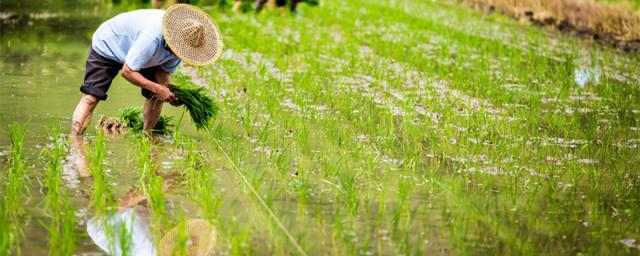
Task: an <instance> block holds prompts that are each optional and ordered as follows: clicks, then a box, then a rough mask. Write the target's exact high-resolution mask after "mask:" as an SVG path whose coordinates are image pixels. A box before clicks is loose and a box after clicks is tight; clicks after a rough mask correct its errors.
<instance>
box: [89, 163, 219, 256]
mask: <svg viewBox="0 0 640 256" xmlns="http://www.w3.org/2000/svg"><path fill="white" fill-rule="evenodd" d="M178 177H179V174H177V173H172V174H169V175H165V176H163V178H164V183H163V186H162V192H163V193H166V192H167V191H168V190H169V189H171V188H172V187H173V186H175V185H176V184H177V182H176V178H178ZM146 199H147V196H146V195H145V194H144V193H143V192H142V190H141V189H137V188H134V189H133V190H131V191H129V193H127V194H126V195H125V196H124V197H122V198H121V199H120V204H119V205H118V209H117V211H116V212H115V213H113V214H111V215H106V216H101V217H98V216H94V217H92V218H91V219H89V221H87V233H88V234H89V237H91V239H92V240H93V242H94V243H95V244H96V245H97V246H98V247H100V248H101V249H102V250H104V251H105V252H107V254H109V255H150V256H155V255H172V252H173V250H174V249H175V248H176V246H177V245H178V241H179V239H178V234H179V232H178V227H174V228H173V229H171V230H169V231H168V232H166V233H165V235H164V236H163V237H162V239H160V240H159V241H160V243H159V244H158V245H159V249H158V248H157V247H156V244H154V241H155V240H154V239H153V235H152V232H151V227H150V225H149V223H150V222H149V219H150V218H149V216H150V213H149V209H148V208H147V207H146V204H144V203H143V202H144V201H145V200H146ZM184 228H185V232H186V233H187V236H188V239H189V241H188V243H187V245H186V248H185V249H186V250H187V255H203V256H204V255H208V254H209V252H210V251H211V250H212V249H213V246H214V243H215V230H214V228H213V226H211V224H209V223H208V222H207V221H205V220H199V219H191V220H188V221H187V222H186V225H185V227H184ZM122 236H126V237H122ZM123 238H124V239H129V240H128V243H127V245H128V247H127V248H126V249H125V250H123V248H122V247H121V245H120V241H122V240H121V239H123ZM156 253H157V254H156Z"/></svg>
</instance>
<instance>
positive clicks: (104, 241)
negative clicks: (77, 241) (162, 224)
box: [87, 206, 156, 256]
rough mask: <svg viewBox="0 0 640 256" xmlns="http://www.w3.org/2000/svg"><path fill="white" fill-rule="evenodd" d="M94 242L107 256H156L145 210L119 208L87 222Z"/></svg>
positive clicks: (144, 208)
mask: <svg viewBox="0 0 640 256" xmlns="http://www.w3.org/2000/svg"><path fill="white" fill-rule="evenodd" d="M87 233H88V234H89V237H91V239H92V240H93V242H94V243H95V244H96V245H97V246H98V247H100V248H101V249H102V250H104V251H105V252H107V254H109V255H150V256H154V255H156V248H155V246H154V244H153V239H152V238H153V237H152V235H151V229H150V227H149V214H148V209H147V208H146V207H142V206H138V207H133V208H120V209H118V210H117V211H116V212H115V213H113V214H110V215H105V216H102V217H97V216H94V217H92V218H91V219H89V221H88V222H87Z"/></svg>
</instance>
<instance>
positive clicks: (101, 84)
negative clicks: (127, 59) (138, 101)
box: [80, 49, 159, 100]
mask: <svg viewBox="0 0 640 256" xmlns="http://www.w3.org/2000/svg"><path fill="white" fill-rule="evenodd" d="M157 68H159V67H150V68H145V69H141V70H140V74H142V76H144V77H145V78H146V79H149V80H151V81H153V82H156V75H155V71H156V69H157ZM121 69H122V64H121V63H118V62H117V61H113V60H110V59H107V58H105V57H102V56H101V55H100V54H98V53H97V52H96V51H94V50H93V49H91V51H89V57H87V67H86V69H85V72H84V84H82V86H80V91H81V92H82V93H84V94H89V95H92V96H94V97H96V98H98V99H99V100H106V99H107V91H109V87H111V82H112V81H113V79H114V78H115V77H116V76H117V75H118V72H120V70H121ZM142 96H144V97H145V98H151V97H153V93H152V92H151V91H149V90H147V89H144V88H143V89H142Z"/></svg>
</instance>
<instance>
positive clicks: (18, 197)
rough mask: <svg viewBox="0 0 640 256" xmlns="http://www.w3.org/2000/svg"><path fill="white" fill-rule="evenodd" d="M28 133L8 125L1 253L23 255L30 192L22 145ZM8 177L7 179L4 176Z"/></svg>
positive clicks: (1, 201)
mask: <svg viewBox="0 0 640 256" xmlns="http://www.w3.org/2000/svg"><path fill="white" fill-rule="evenodd" d="M26 133H27V130H26V128H25V127H24V126H22V125H20V124H19V123H17V122H13V123H12V124H11V126H9V130H8V131H7V135H8V137H9V140H10V141H11V151H10V153H9V164H10V167H9V171H8V173H7V174H4V175H3V176H4V177H3V178H2V181H3V184H1V185H0V186H2V187H1V189H0V191H2V194H1V195H0V214H2V216H0V219H1V220H0V224H2V225H0V238H1V241H0V254H5V255H8V254H12V252H15V253H17V254H20V252H21V249H20V241H19V238H20V236H21V235H22V224H21V218H22V216H23V215H24V213H25V212H24V206H23V205H24V203H25V200H26V199H27V198H26V195H27V194H28V192H29V190H28V188H27V183H26V180H27V169H26V163H25V160H24V151H23V144H24V138H25V135H26ZM5 175H6V176H5Z"/></svg>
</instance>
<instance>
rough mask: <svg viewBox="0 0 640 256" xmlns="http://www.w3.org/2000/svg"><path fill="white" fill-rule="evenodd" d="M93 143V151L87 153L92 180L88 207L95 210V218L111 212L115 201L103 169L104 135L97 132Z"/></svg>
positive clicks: (104, 154)
mask: <svg viewBox="0 0 640 256" xmlns="http://www.w3.org/2000/svg"><path fill="white" fill-rule="evenodd" d="M93 143H94V147H93V150H91V151H90V152H89V159H90V164H89V171H90V172H91V176H92V179H93V190H92V192H91V198H90V203H89V206H90V207H92V208H94V209H95V212H96V215H97V216H101V215H103V214H105V213H107V212H108V211H110V210H112V209H111V208H112V206H114V205H115V200H114V192H113V187H112V185H111V177H110V175H109V173H107V169H106V168H105V165H106V163H105V161H106V159H105V157H106V149H105V138H104V135H103V134H102V133H100V132H98V133H97V134H96V137H95V140H94V141H93Z"/></svg>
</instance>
